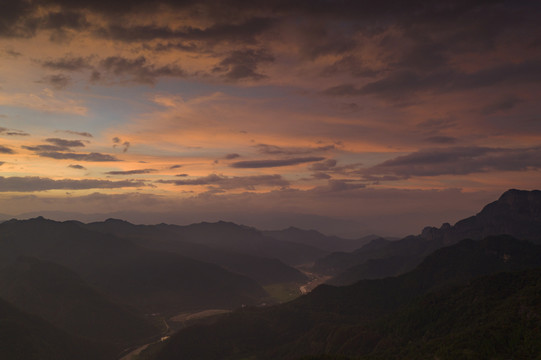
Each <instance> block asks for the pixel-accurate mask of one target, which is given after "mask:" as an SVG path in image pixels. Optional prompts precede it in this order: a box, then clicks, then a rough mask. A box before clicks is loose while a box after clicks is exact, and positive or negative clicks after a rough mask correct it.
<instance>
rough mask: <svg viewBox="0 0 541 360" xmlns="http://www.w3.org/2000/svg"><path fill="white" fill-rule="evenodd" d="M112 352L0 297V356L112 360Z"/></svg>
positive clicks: (22, 359) (19, 359) (12, 359)
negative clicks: (27, 312)
mask: <svg viewBox="0 0 541 360" xmlns="http://www.w3.org/2000/svg"><path fill="white" fill-rule="evenodd" d="M115 355H116V352H114V350H113V351H112V349H110V348H107V347H105V346H103V345H100V344H97V343H91V342H89V341H86V340H83V339H80V338H76V337H74V336H71V335H69V334H67V333H66V332H64V331H62V330H59V329H57V328H56V327H54V326H53V325H51V324H49V323H47V322H46V321H44V320H42V319H40V318H38V317H37V316H32V315H29V314H26V313H24V312H22V311H20V310H19V309H17V308H15V307H14V306H13V305H11V304H9V303H8V302H6V301H4V300H2V299H0V359H6V360H7V359H9V360H36V359H40V360H73V359H80V360H96V359H103V360H112V359H115Z"/></svg>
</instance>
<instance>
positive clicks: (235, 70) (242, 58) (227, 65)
mask: <svg viewBox="0 0 541 360" xmlns="http://www.w3.org/2000/svg"><path fill="white" fill-rule="evenodd" d="M273 61H274V57H273V56H272V55H271V54H270V53H269V52H268V51H267V50H264V49H258V50H253V49H248V50H235V51H232V52H231V53H229V55H228V56H227V57H225V58H224V59H223V60H222V61H220V63H219V64H218V65H216V66H215V67H214V69H212V72H214V73H222V74H223V77H224V78H226V79H227V80H241V79H252V80H260V79H263V78H265V77H266V75H263V74H260V73H258V72H257V69H258V67H259V65H260V64H262V63H269V62H273Z"/></svg>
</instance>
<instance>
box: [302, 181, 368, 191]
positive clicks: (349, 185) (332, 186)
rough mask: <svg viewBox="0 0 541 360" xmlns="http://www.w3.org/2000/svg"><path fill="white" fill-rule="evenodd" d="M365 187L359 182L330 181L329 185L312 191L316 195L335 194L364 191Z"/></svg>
mask: <svg viewBox="0 0 541 360" xmlns="http://www.w3.org/2000/svg"><path fill="white" fill-rule="evenodd" d="M365 187H366V185H365V184H362V183H359V182H358V180H329V181H328V182H327V185H325V186H318V187H315V188H314V189H313V190H312V191H313V192H315V193H327V192H329V193H333V192H342V191H348V190H357V189H364V188H365Z"/></svg>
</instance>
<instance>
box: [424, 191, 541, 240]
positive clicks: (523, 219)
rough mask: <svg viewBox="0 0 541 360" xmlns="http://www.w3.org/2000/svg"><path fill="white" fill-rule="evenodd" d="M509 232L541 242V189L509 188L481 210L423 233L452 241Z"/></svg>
mask: <svg viewBox="0 0 541 360" xmlns="http://www.w3.org/2000/svg"><path fill="white" fill-rule="evenodd" d="M500 234H507V235H512V236H514V237H517V238H519V239H523V240H530V241H533V242H536V243H541V191H539V190H533V191H526V190H515V189H512V190H508V191H506V192H505V193H503V194H502V196H500V198H499V199H498V200H496V201H494V202H492V203H490V204H488V205H486V206H485V207H484V208H483V210H481V212H479V213H478V214H477V215H475V216H471V217H469V218H466V219H464V220H461V221H459V222H457V223H456V224H455V225H454V226H451V225H449V224H443V225H442V227H441V228H439V229H438V228H435V227H427V228H425V229H423V232H422V233H421V237H422V238H424V239H426V240H436V241H441V242H442V243H443V244H444V245H450V244H453V243H456V242H457V241H460V240H462V239H466V238H470V239H482V238H484V237H487V236H491V235H500Z"/></svg>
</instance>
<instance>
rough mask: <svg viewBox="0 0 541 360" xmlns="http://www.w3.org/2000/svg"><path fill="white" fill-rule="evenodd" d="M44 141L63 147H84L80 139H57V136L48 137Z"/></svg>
mask: <svg viewBox="0 0 541 360" xmlns="http://www.w3.org/2000/svg"><path fill="white" fill-rule="evenodd" d="M45 141H47V142H49V143H51V144H55V145H57V146H61V147H64V148H71V147H85V144H84V143H83V142H82V141H81V140H66V139H59V138H48V139H45Z"/></svg>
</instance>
